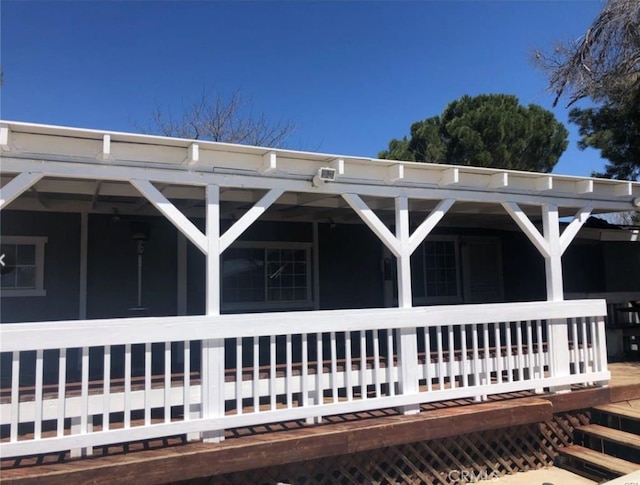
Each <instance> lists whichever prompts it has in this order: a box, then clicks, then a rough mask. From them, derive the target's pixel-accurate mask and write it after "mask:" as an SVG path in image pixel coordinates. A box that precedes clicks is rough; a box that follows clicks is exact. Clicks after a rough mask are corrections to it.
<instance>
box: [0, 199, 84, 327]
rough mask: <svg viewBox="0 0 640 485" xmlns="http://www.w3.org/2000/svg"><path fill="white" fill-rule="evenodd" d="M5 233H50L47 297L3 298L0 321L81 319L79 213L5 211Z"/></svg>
mask: <svg viewBox="0 0 640 485" xmlns="http://www.w3.org/2000/svg"><path fill="white" fill-rule="evenodd" d="M0 214H1V216H0V217H1V218H0V233H1V234H2V235H3V236H47V237H48V238H49V239H48V241H47V244H46V245H45V268H44V288H45V290H46V291H47V295H46V296H42V297H36V296H16V297H2V298H1V299H0V322H3V323H6V322H31V321H38V320H68V319H75V318H78V306H79V292H80V215H79V214H63V213H57V212H30V211H12V210H3V211H2V212H0Z"/></svg>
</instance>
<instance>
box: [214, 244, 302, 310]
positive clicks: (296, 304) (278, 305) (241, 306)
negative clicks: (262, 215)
mask: <svg viewBox="0 0 640 485" xmlns="http://www.w3.org/2000/svg"><path fill="white" fill-rule="evenodd" d="M229 249H262V250H264V258H265V259H264V263H265V264H266V251H267V250H268V249H303V250H305V264H306V265H307V274H306V278H305V279H306V298H305V299H304V300H266V294H265V301H253V302H226V301H224V275H223V273H222V270H223V266H224V255H225V253H224V252H223V253H222V255H221V258H220V270H221V271H220V308H221V310H224V311H243V310H249V311H256V310H303V309H308V308H313V303H314V302H313V287H312V274H311V273H312V266H311V261H312V257H311V253H312V251H313V243H311V242H308V243H307V242H279V241H237V242H235V243H233V244H232V245H231V246H230V247H229ZM266 283H267V282H266V281H265V288H266Z"/></svg>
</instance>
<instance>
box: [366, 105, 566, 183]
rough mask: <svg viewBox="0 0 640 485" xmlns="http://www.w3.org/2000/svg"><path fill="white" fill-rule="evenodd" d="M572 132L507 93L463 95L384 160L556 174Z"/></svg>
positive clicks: (416, 126) (395, 144)
mask: <svg viewBox="0 0 640 485" xmlns="http://www.w3.org/2000/svg"><path fill="white" fill-rule="evenodd" d="M567 136H568V132H567V130H566V129H565V127H564V126H563V125H562V123H560V122H559V121H557V120H556V119H555V116H554V115H553V113H551V112H550V111H547V110H545V109H543V108H542V107H540V106H537V105H534V104H530V105H529V106H526V107H525V106H522V105H521V104H520V103H519V101H518V98H517V97H515V96H512V95H506V94H483V95H479V96H475V97H471V96H463V97H462V98H460V99H458V100H456V101H453V102H452V103H450V104H449V105H448V106H447V107H446V108H445V110H444V111H443V112H442V114H441V115H440V116H433V117H431V118H427V119H425V120H423V121H417V122H415V123H413V125H411V135H410V137H409V138H407V137H404V138H402V139H401V140H398V139H393V140H391V141H390V142H389V148H388V149H387V150H384V151H382V152H380V153H379V155H378V156H379V157H380V158H388V159H394V160H407V161H416V162H429V163H448V164H454V165H474V166H478V167H492V168H504V169H511V170H525V171H535V172H550V171H551V170H552V169H553V167H554V166H555V164H556V163H557V162H558V159H559V158H560V155H562V153H563V152H564V150H565V149H566V148H567V144H568V142H567Z"/></svg>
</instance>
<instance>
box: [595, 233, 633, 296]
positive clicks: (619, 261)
mask: <svg viewBox="0 0 640 485" xmlns="http://www.w3.org/2000/svg"><path fill="white" fill-rule="evenodd" d="M604 267H605V277H606V285H607V291H640V244H639V243H637V242H635V243H632V242H606V243H604Z"/></svg>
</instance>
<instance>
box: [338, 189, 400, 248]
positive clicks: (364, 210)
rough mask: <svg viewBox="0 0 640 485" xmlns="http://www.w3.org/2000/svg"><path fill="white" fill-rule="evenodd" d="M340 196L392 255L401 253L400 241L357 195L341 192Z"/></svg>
mask: <svg viewBox="0 0 640 485" xmlns="http://www.w3.org/2000/svg"><path fill="white" fill-rule="evenodd" d="M342 198H343V199H344V200H346V201H347V204H349V205H350V206H351V208H352V209H353V210H354V211H356V214H358V215H359V216H360V218H361V219H362V221H363V222H364V223H365V224H366V225H367V226H369V229H371V230H372V231H373V233H374V234H375V235H376V236H378V238H379V239H380V240H381V241H382V243H383V244H384V245H385V246H386V247H387V248H389V251H391V252H392V253H393V255H394V256H397V257H399V256H400V255H401V254H402V248H401V247H400V241H398V239H397V238H396V237H395V236H394V235H393V233H392V232H391V231H390V230H389V229H388V228H387V226H385V225H384V223H383V222H382V221H381V220H380V219H379V218H378V216H377V215H375V213H374V212H373V211H372V210H371V209H370V208H369V206H368V205H367V204H365V203H364V201H363V200H362V199H361V198H360V197H359V196H358V195H356V194H342Z"/></svg>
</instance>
